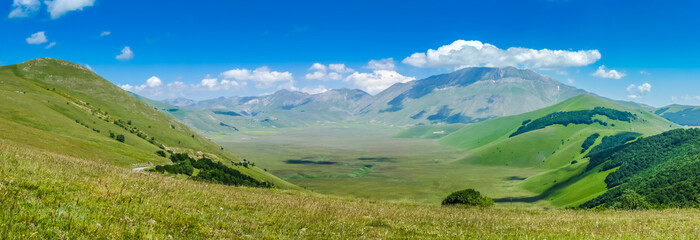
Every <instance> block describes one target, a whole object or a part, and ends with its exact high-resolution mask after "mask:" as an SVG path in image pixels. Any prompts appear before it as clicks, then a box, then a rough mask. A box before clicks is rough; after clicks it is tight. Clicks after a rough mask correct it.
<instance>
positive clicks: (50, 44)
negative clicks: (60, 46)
mask: <svg viewBox="0 0 700 240" xmlns="http://www.w3.org/2000/svg"><path fill="white" fill-rule="evenodd" d="M53 46H56V42H51V43H49V44H48V45H46V47H45V49H49V48H52V47H53Z"/></svg>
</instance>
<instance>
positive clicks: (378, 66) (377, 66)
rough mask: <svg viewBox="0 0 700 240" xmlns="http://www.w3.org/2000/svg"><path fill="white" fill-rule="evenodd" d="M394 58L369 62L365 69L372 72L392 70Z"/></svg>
mask: <svg viewBox="0 0 700 240" xmlns="http://www.w3.org/2000/svg"><path fill="white" fill-rule="evenodd" d="M395 67H396V65H395V64H394V58H384V59H379V60H370V61H369V63H367V66H366V68H369V69H373V70H394V68H395Z"/></svg>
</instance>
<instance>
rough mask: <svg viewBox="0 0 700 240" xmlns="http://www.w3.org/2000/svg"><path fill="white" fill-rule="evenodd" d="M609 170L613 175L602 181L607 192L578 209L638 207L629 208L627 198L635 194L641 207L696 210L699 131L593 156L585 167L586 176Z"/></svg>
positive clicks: (699, 179)
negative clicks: (588, 173) (637, 195)
mask: <svg viewBox="0 0 700 240" xmlns="http://www.w3.org/2000/svg"><path fill="white" fill-rule="evenodd" d="M611 169H612V170H614V172H612V173H610V174H609V175H607V177H606V178H605V184H606V187H607V188H608V189H610V190H609V191H607V192H605V193H604V194H602V195H600V196H598V197H597V198H595V199H593V200H590V201H588V202H586V203H584V204H583V205H581V207H583V208H593V207H597V206H604V207H607V208H611V207H612V208H631V207H640V206H630V204H629V198H630V196H634V195H636V194H639V196H640V198H637V199H636V200H638V201H642V202H646V204H642V205H648V206H655V207H697V206H698V205H700V202H698V196H700V191H699V190H698V189H699V188H698V186H700V177H698V175H697V173H698V171H700V129H676V130H672V131H668V132H665V133H663V134H659V135H656V136H651V137H648V138H644V139H640V140H638V141H636V142H633V143H630V144H627V145H625V146H623V147H621V148H619V149H616V150H615V151H608V152H602V153H600V154H597V155H593V156H592V157H591V163H590V164H589V166H588V167H587V170H588V171H589V172H599V171H608V170H611ZM628 191H632V192H633V193H632V194H628V193H627V192H628ZM635 193H636V194H635ZM625 198H627V199H625ZM642 198H643V200H642ZM641 207H644V206H641Z"/></svg>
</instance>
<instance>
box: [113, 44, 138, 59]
mask: <svg viewBox="0 0 700 240" xmlns="http://www.w3.org/2000/svg"><path fill="white" fill-rule="evenodd" d="M132 58H134V52H132V51H131V48H130V47H129V46H126V47H124V48H123V49H122V54H119V55H117V60H121V61H128V60H131V59H132Z"/></svg>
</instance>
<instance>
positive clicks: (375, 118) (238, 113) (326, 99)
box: [164, 67, 589, 129]
mask: <svg viewBox="0 0 700 240" xmlns="http://www.w3.org/2000/svg"><path fill="white" fill-rule="evenodd" d="M579 94H589V93H587V92H586V91H584V90H581V89H577V88H574V87H571V86H568V85H565V84H562V83H560V82H558V81H556V80H554V79H552V78H550V77H547V76H544V75H541V74H539V73H536V72H534V71H531V70H523V69H516V68H513V67H506V68H488V67H474V68H464V69H461V70H458V71H455V72H452V73H447V74H441V75H436V76H432V77H429V78H426V79H422V80H416V81H411V82H407V83H397V84H395V85H393V86H391V87H390V88H388V89H386V90H384V91H382V92H380V93H378V94H376V95H374V96H372V95H370V94H368V93H366V92H363V91H361V90H357V89H345V88H344V89H333V90H329V91H327V92H323V93H319V94H307V93H303V92H292V91H288V90H280V91H278V92H276V93H274V94H270V95H265V96H258V97H228V98H224V97H221V98H216V99H210V100H204V101H199V102H193V101H190V100H187V99H182V98H179V99H173V100H166V101H164V102H165V103H168V104H171V105H173V106H179V107H181V108H183V109H187V110H192V111H194V112H197V114H194V115H192V114H180V115H175V116H176V117H178V118H179V119H181V120H183V121H185V122H198V121H202V122H208V123H206V124H208V125H209V126H203V125H202V126H200V125H195V126H196V127H197V128H200V129H213V128H216V127H213V126H215V125H220V123H224V124H226V125H232V126H236V127H237V128H241V127H243V128H245V127H288V126H305V125H312V124H323V123H333V122H339V121H352V122H358V123H376V124H383V125H394V126H411V125H423V124H453V123H474V122H479V121H483V120H486V119H491V118H497V117H501V116H509V115H513V114H519V113H524V112H528V111H532V110H535V109H539V108H542V107H546V106H550V105H553V104H556V103H558V102H561V101H564V100H566V99H569V98H571V97H573V96H576V95H579ZM172 111H177V110H171V112H172ZM202 114H205V115H207V116H208V117H207V119H206V120H202V119H199V120H195V118H198V117H197V115H202ZM202 124H204V123H202Z"/></svg>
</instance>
